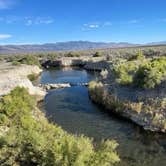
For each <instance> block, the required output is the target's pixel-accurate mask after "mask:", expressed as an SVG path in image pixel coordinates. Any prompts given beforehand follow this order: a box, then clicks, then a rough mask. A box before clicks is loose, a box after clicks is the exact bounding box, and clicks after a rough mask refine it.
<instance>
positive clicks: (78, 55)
mask: <svg viewBox="0 0 166 166" xmlns="http://www.w3.org/2000/svg"><path fill="white" fill-rule="evenodd" d="M65 57H80V54H79V53H76V52H68V53H67V54H65Z"/></svg>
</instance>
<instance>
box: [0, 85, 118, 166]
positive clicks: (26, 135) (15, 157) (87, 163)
mask: <svg viewBox="0 0 166 166" xmlns="http://www.w3.org/2000/svg"><path fill="white" fill-rule="evenodd" d="M35 109H36V107H35V99H34V98H33V97H32V96H30V95H29V94H28V92H27V90H26V89H24V88H19V87H18V88H16V89H15V90H13V91H12V92H11V93H10V94H9V95H7V96H5V97H3V99H2V100H1V102H0V113H1V115H2V114H3V115H5V116H6V117H7V118H8V121H9V123H8V124H7V126H8V127H9V130H8V132H7V133H6V134H5V135H4V136H2V137H0V165H1V166H6V165H18V166H19V165H20V166H21V165H26V166H31V165H43V166H55V165H57V166H69V165H71V166H101V165H102V166H112V165H114V163H117V162H119V157H118V155H117V153H116V147H117V145H118V144H117V143H116V142H115V141H112V140H107V141H105V142H102V143H101V144H99V145H98V146H95V147H94V146H93V142H92V140H91V139H89V138H87V137H84V136H74V135H71V134H68V133H66V132H65V131H63V130H62V129H61V128H60V127H58V126H56V125H53V124H50V123H48V121H47V120H46V119H45V118H44V117H43V116H42V117H40V118H37V117H35V116H34V115H35V114H34V111H35ZM2 119H3V118H2Z"/></svg>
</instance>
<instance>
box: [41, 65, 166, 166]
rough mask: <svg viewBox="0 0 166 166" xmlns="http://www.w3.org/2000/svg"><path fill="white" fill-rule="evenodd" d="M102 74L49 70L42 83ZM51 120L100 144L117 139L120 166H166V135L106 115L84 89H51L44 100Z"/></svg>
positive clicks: (87, 78) (81, 79) (79, 80)
mask: <svg viewBox="0 0 166 166" xmlns="http://www.w3.org/2000/svg"><path fill="white" fill-rule="evenodd" d="M97 76H98V73H94V72H87V71H85V70H83V69H80V68H63V69H62V68H61V69H52V70H45V71H43V73H42V75H41V80H40V82H41V83H42V84H45V83H66V82H67V83H72V84H76V83H86V82H89V81H90V80H94V79H96V78H97ZM44 108H45V113H46V116H47V117H48V119H49V120H50V121H52V122H55V123H56V124H58V125H59V126H61V127H62V128H63V129H64V130H66V131H68V132H69V133H72V134H77V135H80V134H84V135H86V136H88V137H91V138H93V139H94V141H96V142H98V141H101V140H102V139H116V140H117V142H118V143H119V147H118V149H117V150H118V153H119V155H120V158H121V163H119V164H118V166H166V135H165V136H164V135H161V134H154V133H150V132H145V131H143V130H142V129H141V128H140V127H138V126H136V125H134V124H132V123H131V122H127V121H125V120H122V119H119V118H117V117H115V116H113V115H108V114H107V113H104V111H103V110H102V108H100V107H98V106H97V105H95V104H94V103H92V102H91V100H90V99H89V96H88V90H87V88H86V87H83V86H73V87H71V88H65V89H58V90H50V91H49V93H48V95H47V96H46V97H45V101H44Z"/></svg>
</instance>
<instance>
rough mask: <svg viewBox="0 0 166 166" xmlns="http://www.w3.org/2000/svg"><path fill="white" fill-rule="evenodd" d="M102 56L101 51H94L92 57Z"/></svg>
mask: <svg viewBox="0 0 166 166" xmlns="http://www.w3.org/2000/svg"><path fill="white" fill-rule="evenodd" d="M101 56H102V54H101V53H99V52H98V51H97V52H95V53H94V54H93V57H101Z"/></svg>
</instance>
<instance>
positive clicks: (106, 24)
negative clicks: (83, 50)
mask: <svg viewBox="0 0 166 166" xmlns="http://www.w3.org/2000/svg"><path fill="white" fill-rule="evenodd" d="M109 26H112V23H111V22H110V21H106V22H96V23H94V22H93V23H88V24H83V27H82V30H83V31H86V30H95V29H98V28H104V27H109Z"/></svg>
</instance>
